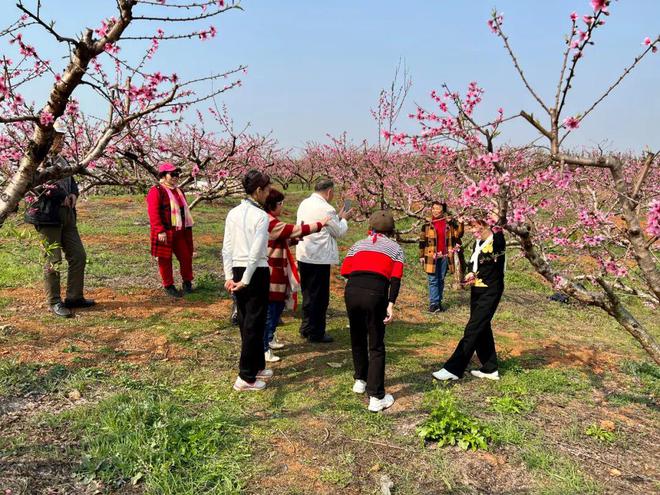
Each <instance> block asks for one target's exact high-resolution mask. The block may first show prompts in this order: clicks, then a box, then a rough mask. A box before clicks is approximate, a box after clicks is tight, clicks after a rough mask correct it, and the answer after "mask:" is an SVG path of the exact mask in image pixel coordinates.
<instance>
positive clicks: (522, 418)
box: [0, 192, 660, 495]
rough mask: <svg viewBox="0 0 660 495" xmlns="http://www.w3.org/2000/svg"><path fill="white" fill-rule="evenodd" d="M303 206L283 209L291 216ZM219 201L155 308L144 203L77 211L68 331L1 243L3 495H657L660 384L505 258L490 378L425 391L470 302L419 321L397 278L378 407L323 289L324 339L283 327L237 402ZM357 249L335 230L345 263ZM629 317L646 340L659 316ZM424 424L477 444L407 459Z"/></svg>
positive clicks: (612, 330)
mask: <svg viewBox="0 0 660 495" xmlns="http://www.w3.org/2000/svg"><path fill="white" fill-rule="evenodd" d="M302 197H303V193H300V192H296V193H292V194H291V195H290V197H289V198H288V210H289V218H291V214H293V213H294V212H295V205H296V204H297V202H298V201H299V200H300V199H301V198H302ZM233 204H234V202H231V201H228V202H227V203H224V204H218V205H212V206H211V205H204V206H200V207H199V208H198V209H196V210H195V212H194V216H195V220H196V226H195V239H196V246H197V253H198V254H197V257H196V259H195V270H196V282H195V283H196V286H197V291H196V293H194V294H192V295H190V296H187V297H186V298H185V300H180V301H172V300H170V299H166V298H165V297H163V294H162V292H161V290H160V289H159V280H158V276H157V269H156V265H155V263H154V261H153V260H152V259H151V258H150V257H149V253H148V224H147V219H146V213H145V211H144V206H145V205H144V202H143V198H140V197H129V196H124V197H122V196H119V197H93V198H90V199H89V200H84V201H82V202H81V203H80V211H79V228H80V231H81V234H82V237H83V241H84V243H85V245H86V249H87V252H88V258H89V266H88V275H87V279H86V280H87V287H88V294H87V295H88V296H89V297H92V298H95V299H96V300H97V301H98V303H99V304H98V305H97V306H96V307H94V308H92V309H90V310H80V311H78V312H77V314H76V317H75V318H73V319H70V320H63V319H58V318H56V317H54V316H51V315H50V314H49V313H48V311H47V310H46V307H45V305H44V304H43V296H42V289H41V279H40V277H41V267H40V261H39V251H38V246H37V242H36V238H33V236H32V230H31V228H29V227H24V226H20V225H18V226H16V227H15V230H14V229H12V228H7V227H5V228H3V229H2V230H0V489H2V490H5V492H2V491H0V493H8V494H9V493H11V494H18V493H25V494H46V493H76V494H77V493H81V494H93V493H119V494H141V493H147V494H173V495H174V494H177V495H180V494H191V495H192V494H210V493H247V494H262V493H274V494H291V495H293V494H301V495H302V494H336V493H341V494H380V493H382V492H381V486H382V485H386V484H388V483H389V482H391V483H392V484H393V488H392V493H394V494H441V493H448V494H449V493H451V494H471V493H507V494H512V493H534V494H589V493H612V494H615V493H616V494H624V493H625V494H637V493H638V494H649V493H658V491H660V468H659V466H660V452H659V451H658V445H660V435H659V433H658V432H659V431H660V430H659V429H658V426H659V421H658V420H659V419H660V415H659V408H658V406H659V396H660V369H659V368H658V367H657V366H655V365H653V364H651V361H650V360H648V359H647V358H646V356H645V355H644V353H643V352H642V351H641V349H640V348H639V346H638V345H637V344H636V343H635V341H633V340H632V338H631V337H629V336H628V335H627V334H626V333H625V332H623V331H622V330H621V329H620V328H619V327H618V326H617V324H616V323H615V322H614V321H613V320H611V319H610V318H608V317H607V316H606V315H604V314H603V313H602V312H600V311H596V310H592V309H588V308H582V307H578V306H576V305H573V304H567V305H564V304H559V303H554V302H550V301H548V299H547V297H548V296H549V295H550V294H551V291H550V289H549V288H547V287H546V286H545V285H544V284H543V283H542V282H541V280H540V279H539V277H537V276H536V275H535V274H533V273H531V272H530V271H529V269H528V267H527V266H526V262H525V261H524V260H520V259H517V256H516V253H515V251H514V250H513V249H512V250H510V252H509V262H508V272H507V280H506V290H505V293H504V297H503V299H502V303H501V305H500V309H499V311H498V313H497V315H496V317H495V320H494V322H493V328H494V331H495V338H496V343H497V346H498V352H499V355H500V359H501V374H502V379H501V380H500V381H499V382H490V381H480V380H477V379H472V378H471V377H469V376H468V377H466V378H465V379H463V380H461V381H459V382H456V383H454V384H450V385H441V384H438V383H434V382H433V380H432V379H431V375H430V373H431V372H432V371H434V370H436V369H438V367H439V366H440V365H441V364H442V363H443V361H444V359H446V358H447V356H448V354H449V353H450V352H451V350H452V349H453V346H454V345H455V343H456V341H457V340H458V339H459V338H460V335H461V334H462V331H463V326H464V324H465V322H466V321H467V316H468V293H466V292H462V291H454V290H451V289H449V290H448V291H447V293H446V299H447V302H448V306H449V311H448V312H446V313H443V314H441V315H429V314H427V313H425V309H426V307H427V302H426V291H425V279H424V276H423V274H421V273H420V271H419V269H418V267H417V266H416V265H415V264H414V263H411V264H409V265H408V266H407V269H406V274H405V279H404V288H403V290H402V294H401V296H400V301H399V304H398V307H397V313H396V317H397V321H396V322H395V323H394V324H393V325H391V326H390V327H388V330H387V336H386V342H387V350H388V354H387V370H386V387H387V389H388V392H391V393H393V394H394V396H395V398H396V400H397V402H396V404H395V405H394V406H393V407H392V408H391V409H390V410H388V411H386V412H385V413H383V414H372V413H369V412H368V411H367V409H366V400H365V399H364V398H362V397H358V396H356V395H355V394H354V393H352V392H351V390H350V389H351V386H352V383H353V380H352V364H351V358H350V347H349V337H348V330H347V328H346V323H347V320H346V317H345V311H344V307H343V300H342V287H343V282H342V281H341V279H340V277H339V276H338V275H337V274H336V273H333V277H332V296H331V307H330V310H329V320H328V327H329V333H330V334H332V335H333V336H334V337H335V339H336V340H335V343H333V344H331V345H328V346H324V347H318V346H312V345H310V344H307V343H304V342H302V341H301V340H300V338H299V337H298V334H297V328H298V321H299V320H298V317H297V316H294V315H289V314H287V315H285V317H284V320H285V325H284V326H283V327H280V328H279V330H278V332H279V336H280V339H281V340H284V341H286V342H288V344H289V345H288V346H287V347H286V349H284V350H283V351H279V352H278V354H280V355H282V357H283V359H282V361H281V362H279V363H275V364H274V365H273V366H272V367H273V369H274V371H275V373H276V374H275V377H274V378H273V380H272V381H271V384H270V386H269V387H268V389H267V390H266V391H265V392H263V393H253V394H238V393H236V392H234V391H233V390H232V389H231V384H232V382H233V380H234V378H235V376H236V369H237V362H238V354H239V342H240V340H239V335H238V330H237V329H236V328H235V327H232V326H231V325H230V323H229V319H228V317H229V312H230V308H231V302H230V299H229V297H228V295H227V294H226V293H225V292H224V289H223V288H222V278H221V273H222V271H221V259H220V251H221V241H222V221H223V219H224V216H225V215H226V212H227V211H228V209H229V208H230V207H231V206H232V205H233ZM10 227H11V226H10ZM21 232H24V238H23V239H19V238H18V237H17V234H20V233H21ZM364 232H365V227H364V225H358V224H355V223H352V224H351V228H350V231H349V235H348V237H347V238H346V239H344V240H343V242H342V244H341V249H342V250H346V248H347V247H348V246H349V245H350V244H351V243H352V242H354V241H355V240H356V239H357V238H359V237H360V236H361V235H362V234H363V233H364ZM406 250H407V255H408V259H411V260H414V259H416V253H415V247H414V245H407V246H406ZM631 304H635V303H634V302H631ZM637 309H638V313H639V314H641V315H642V319H643V320H644V322H645V323H646V324H647V326H648V327H649V328H651V329H652V330H653V331H654V333H655V335H656V338H658V337H660V330H659V328H658V315H657V313H653V312H652V311H651V310H649V309H645V308H637ZM431 412H433V415H432V416H430V413H431ZM450 412H451V414H450ZM430 417H433V418H435V419H436V421H437V422H436V423H434V424H433V425H432V426H433V428H436V431H439V432H440V433H439V436H440V438H442V439H444V441H446V442H451V439H452V438H454V439H458V440H462V441H463V442H468V445H473V443H472V442H476V443H478V442H479V440H483V441H484V442H486V443H487V448H486V449H483V448H479V449H478V450H476V451H472V450H463V449H462V448H460V447H459V446H452V445H449V446H443V447H440V446H439V444H438V443H437V442H427V443H424V442H423V441H422V440H421V439H420V437H419V436H418V434H417V430H418V428H419V427H420V426H422V425H426V424H427V421H428V418H430ZM465 425H467V429H468V431H467V433H466V434H461V435H462V436H461V435H459V434H458V433H456V432H457V431H459V429H460V428H461V427H464V426H465ZM443 428H444V429H443ZM457 435H458V436H457ZM466 439H467V440H466ZM7 490H8V491H7Z"/></svg>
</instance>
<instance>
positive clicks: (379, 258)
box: [341, 211, 404, 412]
mask: <svg viewBox="0 0 660 495" xmlns="http://www.w3.org/2000/svg"><path fill="white" fill-rule="evenodd" d="M369 228H370V229H371V232H370V233H369V236H368V237H367V238H366V239H362V240H360V241H358V242H356V243H355V244H353V246H352V247H351V248H350V249H349V250H348V254H347V255H346V258H345V259H344V263H343V264H342V267H341V274H342V275H343V276H344V277H346V278H348V282H347V284H346V291H345V293H344V299H345V302H346V311H347V312H348V320H349V323H350V327H351V348H352V351H353V366H354V367H355V375H354V378H355V383H354V384H353V392H356V393H359V394H361V393H363V392H365V390H366V392H367V393H368V394H369V410H370V411H373V412H378V411H382V410H383V409H387V408H388V407H390V406H391V405H392V404H394V397H392V395H390V394H385V325H386V324H388V323H390V322H391V321H392V318H393V311H394V303H395V302H396V298H397V296H398V295H399V288H400V286H401V277H402V276H403V262H404V258H403V250H402V249H401V246H399V245H398V244H397V243H396V241H394V240H393V239H391V236H392V235H393V234H394V218H393V217H392V214H391V213H390V212H389V211H377V212H375V213H373V214H372V215H371V218H369Z"/></svg>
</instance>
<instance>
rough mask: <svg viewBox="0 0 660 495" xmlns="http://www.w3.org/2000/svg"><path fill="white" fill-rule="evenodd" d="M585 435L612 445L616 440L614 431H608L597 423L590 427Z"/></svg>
mask: <svg viewBox="0 0 660 495" xmlns="http://www.w3.org/2000/svg"><path fill="white" fill-rule="evenodd" d="M584 433H585V434H586V435H588V436H590V437H591V438H595V439H596V440H599V441H601V442H606V443H612V442H614V440H616V435H615V434H614V432H613V431H609V430H606V429H605V428H603V427H602V426H600V425H598V424H596V423H594V424H592V425H589V426H588V427H587V429H586V430H585V431H584Z"/></svg>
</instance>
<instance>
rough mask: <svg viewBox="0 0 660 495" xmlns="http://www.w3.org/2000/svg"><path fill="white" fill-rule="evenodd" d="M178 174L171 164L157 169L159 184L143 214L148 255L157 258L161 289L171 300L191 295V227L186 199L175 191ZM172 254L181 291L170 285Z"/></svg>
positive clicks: (153, 188)
mask: <svg viewBox="0 0 660 495" xmlns="http://www.w3.org/2000/svg"><path fill="white" fill-rule="evenodd" d="M180 175H181V170H180V169H179V168H178V167H175V166H174V165H173V164H172V163H169V162H164V163H161V164H160V166H159V167H158V180H159V184H157V185H155V186H153V187H152V188H151V189H150V190H149V193H148V194H147V212H148V213H149V223H150V225H151V255H152V256H154V257H155V258H158V270H159V272H160V276H161V279H162V281H163V289H164V290H165V292H166V293H167V295H169V296H171V297H181V296H182V292H183V294H189V293H191V292H192V280H193V268H192V258H193V236H192V227H193V225H194V222H193V219H192V215H191V214H190V208H189V207H188V202H187V201H186V196H185V194H183V191H182V190H181V189H180V188H179V176H180ZM172 254H174V256H176V258H177V259H178V260H179V267H180V270H181V278H182V280H183V286H182V291H179V290H178V289H177V288H176V287H175V285H174V275H173V273H172Z"/></svg>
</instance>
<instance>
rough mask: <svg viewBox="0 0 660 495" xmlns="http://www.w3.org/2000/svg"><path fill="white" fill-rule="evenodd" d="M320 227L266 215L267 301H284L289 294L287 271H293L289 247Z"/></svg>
mask: <svg viewBox="0 0 660 495" xmlns="http://www.w3.org/2000/svg"><path fill="white" fill-rule="evenodd" d="M322 227H323V225H322V224H321V222H315V223H311V224H302V225H297V224H292V223H285V222H282V221H281V220H280V219H279V218H277V217H274V216H272V215H271V214H270V213H269V214H268V267H269V268H270V292H269V295H268V300H269V301H271V302H274V301H286V297H287V291H289V292H290V288H291V281H290V280H289V270H290V269H293V270H295V266H290V263H291V260H293V256H292V255H291V253H290V251H289V246H291V245H292V244H294V243H296V242H298V241H297V239H299V238H301V237H304V236H306V235H309V234H313V233H315V232H318V231H319V230H321V228H322Z"/></svg>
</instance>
